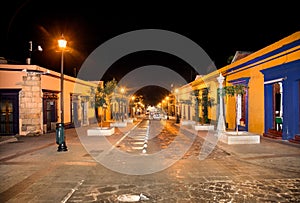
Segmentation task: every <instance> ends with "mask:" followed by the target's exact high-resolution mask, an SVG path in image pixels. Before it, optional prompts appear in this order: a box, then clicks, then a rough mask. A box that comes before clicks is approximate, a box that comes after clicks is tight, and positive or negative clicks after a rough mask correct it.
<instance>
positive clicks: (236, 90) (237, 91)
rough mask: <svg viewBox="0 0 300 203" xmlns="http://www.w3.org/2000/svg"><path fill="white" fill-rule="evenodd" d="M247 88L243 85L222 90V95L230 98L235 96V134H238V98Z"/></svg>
mask: <svg viewBox="0 0 300 203" xmlns="http://www.w3.org/2000/svg"><path fill="white" fill-rule="evenodd" d="M248 88H249V87H248V86H246V85H244V84H236V85H232V86H226V87H224V88H223V89H222V95H228V96H230V97H233V96H235V98H236V102H235V111H236V114H235V121H236V133H237V134H238V119H237V117H238V102H237V100H238V96H239V95H244V94H245V93H246V91H247V89H248ZM218 91H219V89H218Z"/></svg>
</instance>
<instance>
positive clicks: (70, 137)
mask: <svg viewBox="0 0 300 203" xmlns="http://www.w3.org/2000/svg"><path fill="white" fill-rule="evenodd" d="M132 127H133V125H128V126H127V127H126V129H122V130H121V131H120V130H116V133H115V134H114V135H112V136H111V137H110V139H111V140H112V142H115V141H117V140H118V139H120V138H121V137H122V136H123V135H124V134H125V133H126V132H127V131H129V130H130V129H131V128H132ZM185 130H187V133H188V132H189V133H197V135H198V136H197V138H196V140H195V142H194V146H193V147H192V148H191V150H189V151H188V152H187V154H186V156H184V157H183V158H182V159H181V160H178V161H177V162H176V163H175V164H174V165H172V166H170V167H168V168H166V169H164V170H162V171H160V172H156V173H153V174H147V175H126V174H122V173H119V172H115V171H112V170H110V169H108V168H106V167H104V166H102V165H101V164H99V163H98V162H96V161H95V159H93V157H92V156H91V155H90V154H89V153H88V152H87V151H86V149H85V148H84V147H83V146H82V144H81V142H80V139H79V138H78V135H77V133H76V131H75V129H66V131H65V135H66V144H67V147H68V151H67V152H57V151H56V150H57V145H56V143H55V133H48V134H45V135H41V136H38V137H16V138H17V139H13V140H10V141H9V142H8V141H5V143H3V144H1V145H0V174H1V180H2V181H1V182H0V200H1V201H0V202H124V201H120V199H119V198H120V197H122V196H124V195H128V197H136V196H137V195H140V194H142V195H144V196H145V197H147V198H146V199H144V200H142V199H140V200H139V202H168V203H169V202H299V201H300V146H299V145H297V144H293V143H287V142H285V141H278V140H270V139H267V138H263V137H262V138H261V143H260V144H250V145H247V144H243V145H228V144H224V143H221V142H218V143H217V145H216V147H214V149H213V150H212V152H211V153H210V154H208V156H207V157H206V158H205V159H203V160H199V152H200V151H201V146H203V144H204V143H205V139H206V138H207V133H206V132H195V131H193V130H190V129H185ZM99 150H101V149H99ZM121 161H122V160H121ZM148 164H149V163H148ZM145 165H146V163H145ZM130 195H131V196H130ZM118 199H119V200H118Z"/></svg>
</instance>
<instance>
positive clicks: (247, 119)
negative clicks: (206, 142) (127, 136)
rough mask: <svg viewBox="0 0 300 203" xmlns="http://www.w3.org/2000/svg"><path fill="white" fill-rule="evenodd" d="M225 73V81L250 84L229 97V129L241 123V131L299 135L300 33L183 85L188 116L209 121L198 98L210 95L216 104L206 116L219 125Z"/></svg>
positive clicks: (226, 110)
mask: <svg viewBox="0 0 300 203" xmlns="http://www.w3.org/2000/svg"><path fill="white" fill-rule="evenodd" d="M220 74H222V76H223V77H224V83H223V86H231V85H236V84H242V85H246V86H247V87H248V89H247V90H246V93H245V94H244V95H243V96H238V97H230V96H228V95H227V96H225V97H224V115H225V122H226V124H227V128H228V129H232V130H234V129H236V128H237V126H238V128H239V130H245V131H249V132H252V133H256V134H260V135H262V136H268V137H273V138H277V139H283V140H293V139H295V137H296V136H297V135H298V134H299V126H300V122H299V119H300V116H299V115H300V113H299V112H300V110H299V109H300V107H299V106H300V105H299V98H300V93H299V92H300V82H299V81H300V32H296V33H293V34H291V35H290V36H287V37H285V38H283V39H281V40H279V41H277V42H275V43H273V44H271V45H269V46H267V47H265V48H263V49H261V50H258V51H256V52H254V53H251V54H247V56H245V57H244V58H241V59H239V60H236V61H235V62H233V63H231V64H229V65H227V66H225V67H222V68H219V69H218V70H217V71H214V72H212V73H210V74H208V75H205V76H202V77H198V78H197V79H196V80H195V81H193V82H191V83H190V84H188V85H185V86H183V87H181V88H180V90H179V92H181V93H179V94H178V95H179V96H178V98H179V100H178V101H179V103H180V106H181V114H182V115H183V117H182V118H183V119H187V120H194V121H195V117H196V116H197V115H198V116H199V117H200V118H202V121H203V117H204V115H203V111H202V110H203V108H204V107H203V106H201V102H200V104H198V106H199V107H198V106H197V102H195V101H197V98H198V99H199V100H200V101H203V98H202V97H208V99H212V100H209V101H214V103H215V105H212V106H211V107H210V106H208V107H205V108H207V109H206V110H207V112H206V114H207V115H206V116H207V117H208V121H210V122H211V123H212V124H214V125H216V122H217V120H218V119H217V118H218V115H219V112H218V111H219V104H218V95H217V90H218V88H219V84H218V81H217V77H218V76H219V75H220ZM195 92H196V94H195ZM205 92H208V94H205ZM180 95H181V96H180ZM188 102H189V103H188ZM182 109H183V110H184V111H183V110H182ZM201 109H202V110H201ZM196 111H197V112H196ZM200 120H201V119H200Z"/></svg>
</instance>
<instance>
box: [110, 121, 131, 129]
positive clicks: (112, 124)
mask: <svg viewBox="0 0 300 203" xmlns="http://www.w3.org/2000/svg"><path fill="white" fill-rule="evenodd" d="M126 126H127V122H126V121H124V122H122V121H116V122H113V123H110V127H118V128H125V127H126Z"/></svg>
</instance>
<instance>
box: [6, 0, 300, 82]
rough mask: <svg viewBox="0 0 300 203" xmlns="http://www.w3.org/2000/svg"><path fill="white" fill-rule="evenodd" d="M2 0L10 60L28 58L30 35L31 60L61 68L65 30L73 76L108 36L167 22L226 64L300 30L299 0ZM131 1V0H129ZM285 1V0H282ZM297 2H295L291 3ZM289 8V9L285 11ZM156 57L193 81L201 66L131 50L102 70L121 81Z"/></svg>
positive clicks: (163, 25) (217, 61)
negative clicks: (263, 0) (238, 0)
mask: <svg viewBox="0 0 300 203" xmlns="http://www.w3.org/2000/svg"><path fill="white" fill-rule="evenodd" d="M103 2H104V1H90V0H85V1H80V2H77V1H62V0H61V1H58V0H44V1H40V0H27V1H24V0H23V1H21V0H19V1H7V2H6V1H3V2H2V4H1V14H0V15H1V16H0V17H1V18H0V22H1V33H0V37H1V46H0V57H5V58H6V59H7V60H8V61H9V63H17V64H25V59H26V58H27V57H28V48H29V44H28V42H29V41H30V40H32V41H33V48H35V46H37V45H41V46H42V47H43V52H37V51H34V52H33V53H32V64H37V65H40V66H42V67H45V68H49V69H50V70H55V71H58V72H59V70H60V55H59V53H58V52H56V51H55V50H56V49H57V47H56V44H57V41H56V40H57V38H58V37H59V36H60V35H61V33H63V34H64V36H65V38H66V39H67V40H68V46H69V47H71V48H72V51H71V52H70V53H68V54H65V57H66V58H65V67H66V68H65V74H68V75H71V76H74V75H75V73H76V72H78V70H79V69H80V67H81V65H82V64H83V63H84V61H85V59H86V58H87V57H88V56H89V54H90V53H91V52H93V50H95V49H96V48H97V47H98V46H99V45H101V44H102V43H104V42H106V41H107V40H109V39H111V38H113V37H115V36H118V35H120V34H123V33H125V32H129V31H133V30H139V29H163V30H168V31H172V32H176V33H178V34H181V35H183V36H185V37H187V38H189V39H191V40H193V41H194V42H196V43H197V44H198V45H199V46H200V47H201V48H203V50H205V52H206V53H207V54H208V55H209V57H210V58H211V60H212V61H213V62H214V64H215V66H216V67H217V68H221V67H223V66H225V65H227V64H228V58H229V57H230V56H233V55H234V54H235V52H236V51H253V52H254V51H257V50H259V49H261V48H264V47H266V46H268V45H270V44H272V43H274V42H276V41H278V40H280V39H282V38H284V37H287V36H288V35H290V34H292V33H294V32H296V31H300V16H299V11H298V9H297V8H298V6H296V3H289V4H287V5H282V4H281V5H278V6H276V5H272V6H271V5H267V6H265V7H262V5H259V4H254V3H253V4H247V3H245V2H243V5H236V4H235V5H233V4H231V3H230V2H226V4H225V3H224V4H222V5H219V4H218V3H216V2H213V1H210V3H208V2H205V4H202V3H200V2H198V3H197V4H191V3H183V2H180V4H179V3H175V2H176V1H172V2H171V3H162V2H163V1H157V2H156V1H139V2H138V3H136V2H132V3H130V4H129V3H124V1H120V2H121V3H120V2H117V1H110V3H103ZM126 2H127V1H126ZM284 3H285V2H284ZM293 4H294V5H293ZM285 13H286V14H285ZM149 64H157V65H163V66H167V67H169V68H171V69H174V70H175V71H178V72H179V74H181V75H182V76H183V77H184V78H185V79H186V80H187V82H190V81H192V80H193V79H194V78H195V76H196V74H197V73H196V72H193V70H192V69H191V68H190V67H189V65H188V64H186V63H185V62H184V61H181V60H180V59H178V58H176V57H174V56H172V55H169V54H166V53H158V52H151V51H148V52H147V51H145V52H141V53H135V54H131V55H128V56H127V57H124V58H122V59H120V60H119V61H117V62H116V63H114V64H113V65H112V67H110V68H109V71H108V72H107V73H106V74H105V75H104V76H103V78H102V79H103V80H110V79H111V78H112V77H114V78H116V79H117V80H119V79H120V78H122V77H123V75H125V74H126V73H127V72H129V71H130V70H133V69H135V68H137V67H140V66H145V65H149Z"/></svg>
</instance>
